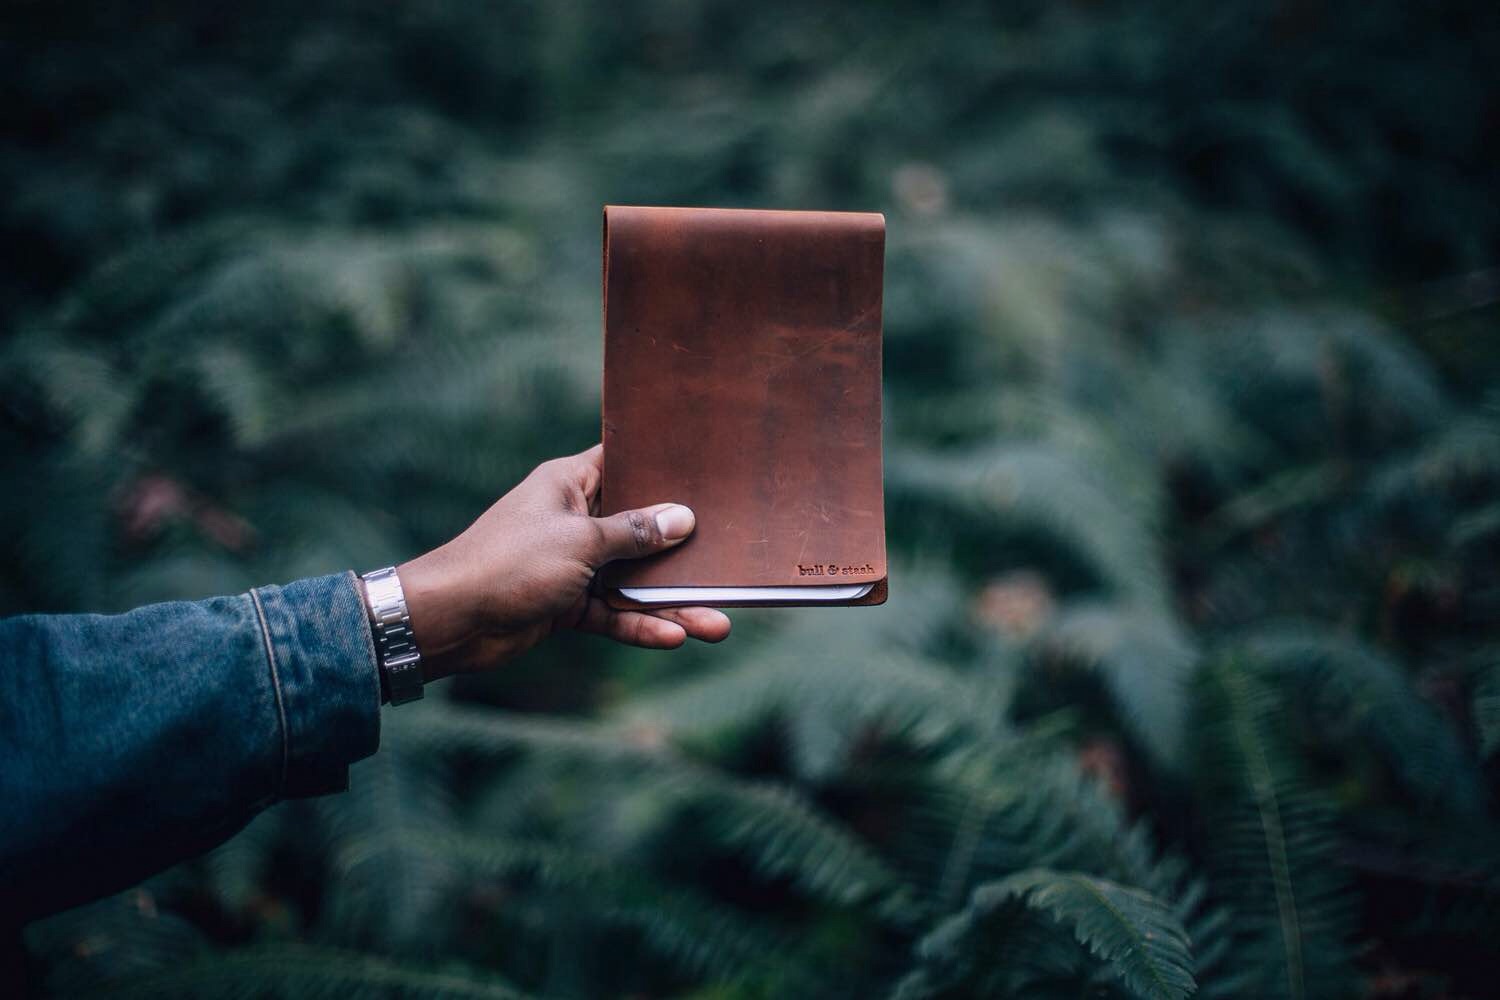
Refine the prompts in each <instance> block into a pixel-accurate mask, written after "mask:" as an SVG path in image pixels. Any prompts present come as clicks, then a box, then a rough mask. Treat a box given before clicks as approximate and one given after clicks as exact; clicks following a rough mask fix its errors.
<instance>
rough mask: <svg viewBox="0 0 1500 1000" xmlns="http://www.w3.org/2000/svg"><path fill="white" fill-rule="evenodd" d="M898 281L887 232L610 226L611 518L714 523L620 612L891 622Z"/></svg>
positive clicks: (666, 221)
mask: <svg viewBox="0 0 1500 1000" xmlns="http://www.w3.org/2000/svg"><path fill="white" fill-rule="evenodd" d="M884 267H885V218H884V217H883V216H881V215H878V214H873V213H861V212H776V211H759V210H741V209H708V208H642V207H631V206H618V205H611V206H608V207H606V208H605V210H604V405H603V425H604V426H603V440H604V476H603V481H602V483H601V485H600V508H601V509H600V513H601V514H612V513H617V512H619V511H621V510H629V509H631V508H634V507H645V506H648V505H650V504H653V503H658V502H661V501H668V500H671V501H676V502H679V503H684V504H687V505H688V506H689V507H691V508H692V509H693V512H694V513H695V514H696V515H697V527H696V528H695V530H694V531H693V534H691V535H690V536H688V539H687V541H685V542H683V543H682V544H681V545H679V546H677V547H675V548H672V549H670V550H668V551H666V552H662V553H659V554H657V555H654V556H650V557H648V558H646V559H641V560H623V561H619V562H615V563H611V564H610V565H608V566H606V567H605V568H604V570H603V572H602V573H601V574H600V582H601V584H602V585H603V587H604V589H605V595H606V599H607V600H608V601H609V603H610V604H611V605H612V606H614V607H617V608H643V607H669V606H672V605H677V604H706V605H710V606H717V607H743V606H763V605H806V604H817V605H824V606H826V605H871V604H881V603H884V601H885V599H886V593H887V578H886V553H885V495H884V488H883V480H882V463H881V451H880V410H881V372H880V365H881V295H882V286H883V277H884ZM705 588H707V591H706V593H705ZM748 588H756V589H755V590H753V591H752V590H749V589H748ZM762 588H776V589H762ZM783 588H796V589H783Z"/></svg>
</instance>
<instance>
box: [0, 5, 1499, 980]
mask: <svg viewBox="0 0 1500 1000" xmlns="http://www.w3.org/2000/svg"><path fill="white" fill-rule="evenodd" d="M0 17H3V30H0V81H3V84H4V93H5V95H6V96H5V99H4V100H3V101H0V122H3V128H4V134H5V135H6V141H5V142H4V143H3V144H0V180H3V182H4V184H5V187H6V190H8V191H9V192H10V194H9V195H8V196H7V197H6V198H5V200H4V203H3V204H0V234H3V240H0V253H3V254H4V257H5V264H4V267H3V268H0V316H3V319H4V325H3V330H4V334H3V341H0V442H3V444H0V468H3V472H4V475H5V479H6V481H7V482H8V484H9V488H8V489H6V490H5V491H3V492H0V518H3V521H4V523H5V525H6V530H5V531H4V532H3V533H0V613H14V612H20V611H58V612H61V611H73V610H116V609H123V608H126V607H130V606H134V605H137V604H140V603H143V602H147V601H152V600H157V599H163V598H175V597H198V596H204V595H209V594H214V593H224V592H233V591H239V590H243V589H245V588H247V587H249V586H251V585H254V584H259V583H266V582H273V581H284V580H287V579H290V578H295V577H298V576H303V575H309V574H315V573H324V572H331V571H336V570H341V569H346V568H351V567H352V568H368V567H372V566H376V565H381V564H385V563H389V562H392V561H395V560H398V559H400V558H403V557H406V556H409V555H411V554H413V553H415V552H417V551H420V550H421V549H423V548H425V547H427V546H430V545H432V544H435V543H437V542H439V541H441V540H443V539H445V538H447V537H449V536H450V535H451V534H453V533H454V532H456V531H457V530H458V529H460V528H462V527H463V526H464V525H465V524H467V522H468V520H469V519H471V518H472V517H473V516H474V515H476V514H477V513H478V512H479V511H480V510H482V509H483V508H484V507H485V506H486V505H487V504H488V503H489V502H490V501H491V500H492V499H493V498H494V497H495V496H496V495H498V494H499V493H501V492H503V491H504V490H505V489H506V488H508V487H509V486H510V485H511V484H512V483H513V482H515V481H516V480H517V479H519V478H520V477H521V476H522V475H523V474H524V472H525V471H526V470H528V469H529V468H530V467H531V466H532V465H534V464H535V463H536V462H538V461H540V460H543V459H546V458H548V457H551V456H554V455H556V454H559V453H563V452H568V451H573V450H579V449H582V448H584V447H587V446H588V445H589V444H590V443H591V442H592V441H594V440H595V438H596V434H597V412H598V411H597V406H598V383H599V353H600V352H599V320H598V308H599V306H598V277H597V269H598V253H599V251H598V238H599V234H598V229H599V216H598V211H599V207H600V205H602V204H603V203H605V202H620V203H665V204H719V205H753V206H770V207H792V208H796V207H823V208H850V209H865V210H881V211H884V212H886V213H887V217H888V221H889V231H890V239H889V253H888V262H887V300H886V338H887V341H886V358H887V370H888V381H887V387H886V393H887V410H888V414H887V417H888V427H887V431H888V445H887V464H888V490H889V496H888V508H889V509H888V515H889V517H888V523H889V525H890V535H891V544H892V552H893V557H894V559H895V566H896V569H895V572H894V578H893V581H894V582H893V590H892V593H893V599H892V601H891V603H890V604H889V605H887V606H886V607H884V608H881V609H879V610H875V611H859V612H850V611H834V612H827V611H825V612H817V611H812V612H763V613H750V612H741V613H739V614H737V615H736V619H737V621H736V634H735V636H734V638H733V639H732V640H731V641H730V642H729V644H728V645H726V646H723V647H717V648H699V649H695V650H689V651H684V652H679V653H675V654H670V655H661V654H652V653H644V652H639V651H630V650H625V649H619V648H614V647H611V646H608V645H606V644H603V643H600V642H595V641H592V640H591V639H588V638H584V637H567V638H564V639H563V640H562V641H558V642H554V643H552V644H551V645H550V646H549V647H547V648H546V649H544V650H539V651H538V652H537V653H536V654H534V655H533V656H531V657H530V658H528V659H527V660H526V661H524V662H522V663H520V664H517V665H515V666H514V667H513V668H511V669H508V670H506V671H504V672H502V673H500V674H498V675H496V676H492V677H485V678H475V679H469V680H466V681H465V682H462V683H451V684H448V685H445V686H443V687H440V688H438V689H437V690H435V691H433V692H432V693H431V695H430V696H429V698H428V699H427V700H426V701H425V702H424V703H422V704H421V705H420V706H415V707H411V708H403V709H402V710H401V711H399V712H390V713H387V715H386V717H385V722H384V726H385V731H384V733H383V735H382V749H381V752H380V753H379V754H378V755H377V756H376V757H374V758H372V759H370V760H368V761H366V762H364V763H362V764H360V765H359V766H357V767H356V768H355V770H354V772H353V788H352V790H351V791H350V792H349V793H348V794H346V795H342V796H337V797H332V798H327V799H323V800H318V801H299V802H290V803H286V804H283V805H281V806H278V807H276V808H275V809H273V810H271V811H270V812H268V813H266V814H265V815H264V816H263V817H261V818H260V819H258V820H257V821H255V822H254V823H253V824H252V825H251V826H250V827H249V828H247V829H246V830H245V831H244V832H243V833H241V834H240V835H239V836H238V837H236V838H235V839H234V840H232V841H231V842H230V843H229V844H227V845H226V846H224V847H223V848H222V849H220V850H217V851H215V852H214V853H212V854H211V855H209V856H207V857H205V858H202V859H199V860H196V861H193V862H191V863H189V864H186V865H183V866H181V867H180V868H178V869H175V870H173V871H171V872H168V873H166V874H164V875H162V876H160V877H158V878H155V879H152V880H150V881H149V882H148V883H147V884H145V885H143V886H141V887H139V888H137V889H134V890H132V891H129V892H126V893H124V894H123V895H121V896H119V897H116V898H114V899H110V900H106V901H103V902H101V903H99V904H97V905H93V906H89V907H84V908H81V909H79V910H75V911H72V912H70V913H66V914H63V915H60V916H58V917H56V918H53V919H50V920H48V921H44V922H41V923H38V924H36V925H33V926H32V927H31V928H29V929H28V931H27V935H26V941H27V945H28V949H29V951H30V954H31V956H32V962H33V966H34V969H33V971H34V979H35V981H36V983H37V984H39V985H40V986H41V987H42V988H43V989H44V990H45V991H47V992H50V993H53V994H56V995H72V994H76V993H86V992H89V991H92V990H97V991H100V992H102V993H105V994H108V995H140V996H151V997H156V996H170V995H184V994H191V995H226V996H280V995H285V996H303V995H329V996H353V995H364V994H368V995H379V996H389V995H430V996H455V997H468V996H496V997H510V996H538V997H559V998H561V997H586V996H631V997H697V998H705V1000H706V998H750V997H770V996H776V997H782V996H849V997H866V996H878V995H892V996H897V997H901V998H908V1000H910V998H918V997H969V996H1026V997H1045V996H1054V995H1055V996H1068V997H1076V996H1080V995H1090V996H1132V997H1151V998H1176V997H1183V996H1186V995H1188V994H1189V992H1191V991H1193V990H1194V989H1196V995H1198V996H1204V997H1227V996H1244V997H1288V998H1304V997H1308V998H1311V997H1381V998H1396V997H1410V998H1458V997H1481V996H1488V995H1493V990H1494V963H1493V956H1494V950H1493V949H1494V942H1495V941H1496V940H1497V935H1500V823H1497V809H1496V803H1495V801H1494V799H1495V792H1496V790H1497V780H1496V778H1497V774H1496V762H1495V757H1494V753H1495V750H1496V748H1497V747H1500V642H1497V639H1500V629H1497V627H1496V622H1497V615H1500V577H1497V574H1496V572H1495V567H1496V565H1497V558H1500V491H1497V489H1496V487H1497V485H1500V396H1497V395H1495V393H1494V391H1493V389H1492V386H1493V385H1494V384H1495V382H1494V379H1495V376H1496V374H1497V371H1500V347H1497V345H1496V343H1495V340H1494V333H1495V325H1496V319H1497V308H1500V307H1497V303H1500V269H1497V264H1500V197H1497V195H1500V192H1497V191H1496V186H1495V164H1496V163H1497V162H1500V88H1497V87H1496V86H1495V77H1494V66H1495V62H1496V59H1497V57H1500V8H1497V7H1495V6H1494V5H1492V4H1478V3H1435V4H1423V5H1404V4H1392V3H1377V4H1369V3H1355V2H1347V0H1324V2H1295V3H1294V2H1282V3H1252V2H1246V0H1229V2H1225V3H1219V4H1214V5H1211V6H1209V7H1203V6H1198V7H1192V6H1187V5H1182V4H1170V3H1160V2H1143V3H1131V4H1124V3H1114V2H1108V0H1106V2H1090V3H1082V2H1076V3H1075V2H1066V3H1055V2H1054V3H1042V2H1017V3H1008V4H1003V5H989V4H980V3H956V4H943V5H931V4H918V3H910V2H902V3H891V4H847V5H811V4H792V3H783V2H779V0H772V2H763V3H757V4H744V3H729V2H726V0H706V2H702V3H687V2H682V0H647V2H640V3H630V4H624V5H597V6H595V5H592V4H589V3H586V2H580V0H566V2H562V0H559V2H555V3H549V4H536V3H522V2H512V0H505V2H498V3H494V4H473V3H463V2H457V0H418V2H411V3H405V4H400V5H379V4H363V3H355V2H352V0H299V2H296V3H290V2H280V0H273V2H259V3H255V4H247V5H241V6H238V7H234V8H223V7H221V6H218V5H201V4H192V3H182V2H153V3H148V4H140V3H131V4H125V3H118V2H114V0H105V2H96V3H91V4H88V5H80V4H41V3H19V4H15V3H13V4H10V5H8V6H7V9H6V11H5V12H4V14H3V15H0ZM377 415H378V417H377ZM377 419H378V421H379V423H380V425H381V427H382V428H383V432H382V439H383V440H382V446H381V447H379V448H372V447H369V440H370V438H369V427H370V426H371V425H372V423H373V422H375V421H376V420H377Z"/></svg>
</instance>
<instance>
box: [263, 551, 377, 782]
mask: <svg viewBox="0 0 1500 1000" xmlns="http://www.w3.org/2000/svg"><path fill="white" fill-rule="evenodd" d="M250 596H251V598H252V599H253V600H254V602H255V609H256V613H257V614H258V615H259V617H260V625H261V633H262V637H263V638H264V640H265V646H266V658H267V659H268V660H269V661H270V670H271V683H272V685H273V686H274V688H275V693H276V710H277V712H278V714H279V715H280V720H281V751H282V753H281V756H282V772H281V792H280V797H282V798H299V797H302V796H308V795H324V794H327V793H329V792H340V791H344V790H346V789H347V788H348V787H349V765H350V764H352V763H353V762H354V761H357V760H360V759H361V758H364V757H368V756H369V755H370V754H372V753H374V752H375V749H376V747H378V746H379V745H380V672H379V669H378V668H377V667H376V664H375V642H374V638H373V637H372V636H371V633H370V618H369V614H368V613H367V612H366V610H365V602H364V599H363V598H362V597H361V596H360V592H359V587H358V586H357V584H356V582H355V577H354V574H353V573H338V574H334V575H332V576H320V577H313V578H311V579H307V580H298V581H297V582H295V583H289V584H287V585H286V586H284V587H274V586H272V587H257V588H256V589H254V590H252V591H251V592H250Z"/></svg>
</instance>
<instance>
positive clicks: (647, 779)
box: [410, 709, 904, 908]
mask: <svg viewBox="0 0 1500 1000" xmlns="http://www.w3.org/2000/svg"><path fill="white" fill-rule="evenodd" d="M410 733H411V736H412V737H413V744H414V745H415V746H417V747H421V746H424V745H425V746H426V747H431V748H441V749H442V750H443V751H444V752H447V753H468V754H474V753H481V754H494V753H498V754H502V755H512V754H526V753H532V754H538V755H541V756H542V757H544V758H553V759H556V758H567V759H571V760H574V761H577V762H579V763H580V764H582V765H585V766H588V767H593V768H599V769H601V776H605V775H607V776H611V777H616V778H620V777H628V778H629V779H630V781H631V782H632V784H631V785H630V786H629V794H630V795H631V796H632V797H650V798H651V799H652V800H654V802H655V803H656V808H654V809H653V810H652V813H653V814H654V815H656V816H658V817H659V822H660V823H663V824H665V823H668V822H670V821H671V820H672V818H673V817H675V816H678V815H683V814H689V815H692V816H696V817H698V818H699V820H700V825H699V828H700V829H702V830H704V831H706V832H710V833H713V834H716V835H717V836H716V837H715V838H714V839H713V842H716V843H717V844H718V845H719V846H720V847H721V848H722V849H725V850H728V851H731V852H734V853H738V854H742V855H744V856H746V857H747V858H749V859H750V860H751V862H752V865H753V867H754V868H755V869H756V870H758V871H760V872H762V873H764V874H766V875H768V876H776V877H779V878H786V879H789V880H790V881H791V882H792V884H794V885H796V886H797V887H798V888H799V889H801V890H802V891H803V892H805V893H807V894H809V895H810V896H812V897H814V898H818V899H824V900H827V901H828V902H830V903H833V904H836V905H840V906H850V905H861V904H868V903H872V902H881V903H885V904H887V905H893V906H897V907H898V908H899V906H900V903H899V900H900V899H901V897H902V894H903V890H904V887H903V884H902V881H901V879H900V878H899V877H898V876H897V875H896V873H895V872H893V871H892V870H891V868H890V867H889V866H888V865H887V864H886V863H885V862H884V861H882V860H881V859H880V858H879V857H878V856H877V855H876V854H874V853H873V852H872V851H871V850H870V849H869V848H868V847H867V846H866V845H864V844H862V843H860V842H859V840H858V839H857V838H855V837H854V836H852V835H851V834H849V833H848V832H846V831H845V830H844V829H842V828H841V827H840V826H838V825H837V824H836V823H834V822H832V821H831V820H830V819H828V818H827V817H826V816H824V815H822V814H821V813H820V812H819V811H818V810H816V809H815V808H813V807H812V806H811V805H810V804H809V803H807V802H806V801H805V800H804V799H803V798H802V797H801V796H800V795H798V794H797V793H796V792H794V791H793V790H791V789H789V788H780V787H776V786H770V785H764V784H756V783H752V782H747V781H743V780H740V779H736V778H734V777H731V776H729V775H726V774H723V773H721V772H718V771H715V770H712V769H710V768H706V767H703V766H701V765H698V764H695V763H693V762H691V761H689V760H687V759H686V758H683V757H681V756H680V755H678V754H676V753H675V752H672V751H670V750H669V749H667V748H666V747H664V746H661V745H645V746H642V745H632V744H631V743H629V742H628V730H626V731H622V730H620V729H618V728H613V729H612V728H608V727H604V726H599V725H594V724H589V723H581V722H562V721H558V720H548V721H542V720H538V719H514V718H510V717H507V716H505V715H502V714H499V713H493V712H484V713H481V712H473V711H462V710H457V709H454V710H450V711H447V712H443V713H441V714H433V715H432V716H431V717H429V718H427V719H424V720H421V722H420V725H414V726H413V728H412V730H410Z"/></svg>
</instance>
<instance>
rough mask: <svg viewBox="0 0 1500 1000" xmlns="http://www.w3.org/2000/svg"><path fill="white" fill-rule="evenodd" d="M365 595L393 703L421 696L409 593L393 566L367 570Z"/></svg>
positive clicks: (419, 658) (382, 672)
mask: <svg viewBox="0 0 1500 1000" xmlns="http://www.w3.org/2000/svg"><path fill="white" fill-rule="evenodd" d="M360 579H362V580H364V582H365V598H366V600H367V601H368V602H369V607H370V631H371V632H373V633H374V635H375V653H376V659H377V660H378V661H379V663H380V679H381V682H382V686H383V687H384V688H385V691H386V696H387V697H388V698H389V699H390V702H391V704H392V705H401V704H404V703H406V702H408V701H416V700H417V699H418V698H420V697H422V654H421V653H419V652H417V643H416V640H415V639H414V638H413V637H412V634H411V615H410V614H409V613H408V612H407V610H406V594H405V592H404V591H402V589H401V578H400V577H399V576H397V575H396V568H395V567H394V566H387V567H386V568H385V569H377V570H375V571H374V572H372V573H366V574H364V576H362V577H361V578H360Z"/></svg>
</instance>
